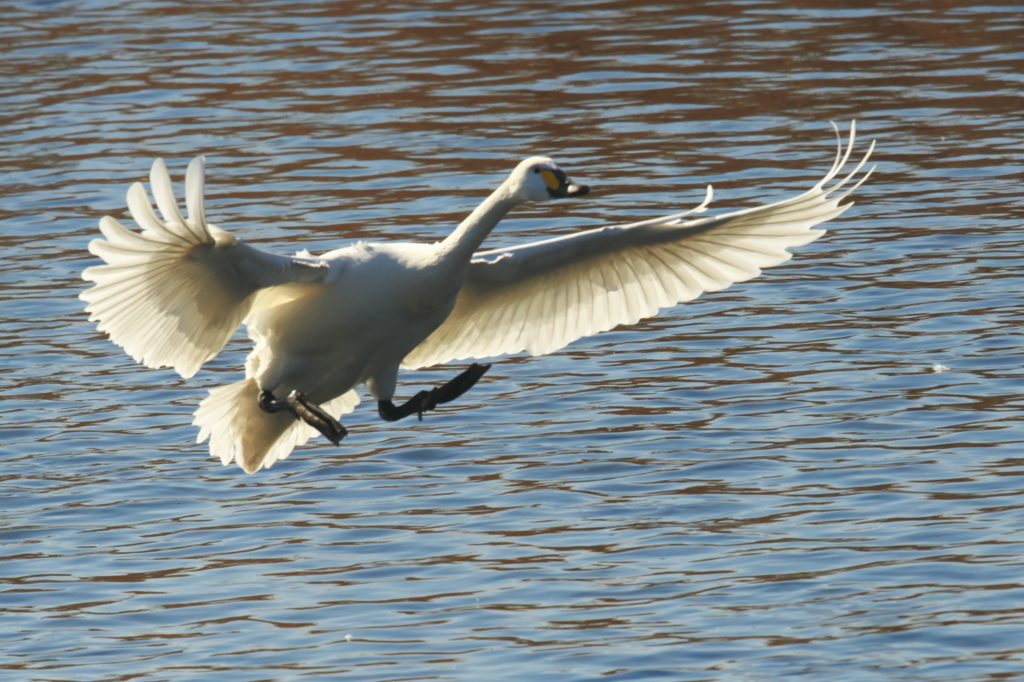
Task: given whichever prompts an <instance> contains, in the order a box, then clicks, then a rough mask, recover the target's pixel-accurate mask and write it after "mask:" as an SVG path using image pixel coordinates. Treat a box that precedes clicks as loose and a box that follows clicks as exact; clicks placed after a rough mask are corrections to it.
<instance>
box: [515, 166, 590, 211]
mask: <svg viewBox="0 0 1024 682" xmlns="http://www.w3.org/2000/svg"><path fill="white" fill-rule="evenodd" d="M509 182H510V183H511V185H512V191H513V192H514V193H515V194H516V195H517V196H518V197H519V198H520V199H522V200H523V201H546V200H547V199H564V198H565V197H581V196H583V195H585V194H586V193H587V192H589V191H590V188H589V187H587V186H586V185H577V184H576V183H574V182H570V181H569V178H568V177H566V175H565V171H563V170H562V169H561V168H559V167H558V164H557V163H555V162H554V161H553V160H552V159H549V158H548V157H546V156H531V157H530V158H528V159H525V160H524V161H522V162H521V163H520V164H519V165H518V166H516V169H515V170H514V171H512V175H511V176H509Z"/></svg>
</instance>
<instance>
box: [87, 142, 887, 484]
mask: <svg viewBox="0 0 1024 682" xmlns="http://www.w3.org/2000/svg"><path fill="white" fill-rule="evenodd" d="M836 132H837V136H838V130H837V131H836ZM854 139H855V127H854V126H853V125H851V127H850V137H849V142H848V144H847V145H846V148H845V150H844V148H843V144H842V140H839V144H838V147H839V148H838V151H837V153H836V159H835V162H834V163H833V165H832V167H831V168H830V169H829V171H828V173H827V174H826V175H825V177H824V178H823V179H822V180H821V181H820V182H819V183H818V184H816V185H815V186H814V187H812V188H811V189H809V190H808V191H806V192H804V193H803V194H800V195H799V196H796V197H793V198H790V199H786V200H783V201H779V202H776V203H773V204H767V205H764V206H758V207H755V208H750V209H746V210H742V211H735V212H732V213H726V214H724V215H720V216H717V217H696V218H695V217H693V214H696V213H702V212H703V211H704V210H705V209H706V206H707V204H708V202H709V201H710V199H711V188H710V187H709V188H708V195H707V199H706V200H705V201H704V203H703V204H701V205H700V206H698V207H697V208H695V209H692V210H690V211H686V212H684V213H676V214H673V215H668V216H664V217H660V218H653V219H648V220H643V221H640V222H636V223H632V224H629V225H618V226H613V227H605V228H599V229H593V230H587V231H583V232H578V233H575V234H571V235H567V236H563V237H556V238H554V239H548V240H544V241H539V242H534V243H532V244H526V245H523V246H518V247H512V248H507V249H497V250H492V251H480V250H479V247H480V245H481V243H482V242H483V240H484V239H485V238H486V237H487V235H488V234H489V233H490V232H491V230H492V229H493V228H494V227H495V226H496V225H497V224H498V222H499V221H500V220H501V219H502V218H503V217H504V216H505V215H506V214H507V213H508V212H509V211H510V210H511V209H512V208H514V207H515V206H517V205H519V204H521V203H524V202H527V201H543V200H547V199H553V198H565V197H579V196H584V195H585V194H587V192H588V188H587V187H586V186H583V185H576V184H574V183H572V182H570V181H569V179H568V178H567V177H566V175H565V173H564V172H563V171H562V169H561V168H559V167H558V165H557V164H556V163H555V162H554V161H553V160H551V159H549V158H546V157H531V158H528V159H526V160H524V161H522V162H521V163H520V164H519V165H518V166H516V168H515V169H514V170H513V171H512V173H511V174H510V175H509V176H508V178H507V179H506V180H505V181H504V182H503V183H502V184H501V186H499V187H498V189H496V190H495V191H494V192H493V193H492V194H491V195H490V196H489V197H487V199H485V200H484V201H483V202H482V203H481V204H480V205H479V206H478V207H477V208H476V209H475V210H474V211H473V212H472V213H471V214H470V215H469V217H467V218H466V219H465V220H464V221H463V222H462V223H460V224H459V226H458V227H457V228H456V229H455V230H454V232H452V234H451V235H450V236H449V237H448V238H447V239H445V240H444V241H441V242H438V243H434V244H413V243H362V242H360V243H357V244H354V245H351V246H347V247H345V248H341V249H337V250H335V251H330V252H328V253H325V254H323V255H321V256H305V257H283V256H276V255H272V254H269V253H266V252H264V251H261V250H259V249H256V248H254V247H252V246H249V245H248V244H246V243H245V242H243V241H240V240H238V239H236V238H235V237H234V236H232V235H231V234H230V233H228V232H226V231H225V230H222V229H220V228H219V227H217V226H215V225H213V224H212V223H209V222H207V220H206V216H205V213H204V209H203V185H204V163H205V162H204V159H203V158H202V157H199V158H196V159H195V160H193V161H192V163H191V164H189V167H188V171H187V173H186V179H185V202H186V206H187V209H188V217H185V216H184V215H183V214H182V213H181V211H180V209H179V208H178V204H177V201H176V199H175V197H174V192H173V188H172V186H171V180H170V176H169V175H168V172H167V168H166V166H165V165H164V162H163V161H162V160H160V159H157V161H156V162H154V164H153V167H152V171H151V172H150V177H149V180H150V187H151V189H152V192H153V196H154V199H155V200H156V205H157V208H158V209H159V212H160V215H159V216H158V215H157V214H156V212H154V210H153V207H152V204H151V202H150V200H149V197H148V196H147V194H146V191H145V188H144V187H143V186H142V184H141V183H135V184H134V185H132V187H131V189H129V191H128V208H129V211H130V212H131V214H132V217H133V218H134V219H135V222H136V223H138V225H139V227H141V228H142V229H141V231H133V230H130V229H128V228H126V227H125V226H124V225H122V224H121V223H119V222H118V221H116V220H114V219H113V218H111V217H109V216H107V217H104V218H103V219H102V220H100V232H101V233H102V234H103V238H102V239H95V240H93V241H92V242H91V243H90V244H89V251H90V252H91V253H92V254H94V255H96V256H99V257H100V258H101V259H103V260H104V261H105V265H97V266H93V267H90V268H88V269H86V271H85V272H84V273H83V275H82V276H83V278H84V279H86V280H88V281H91V282H93V283H94V285H93V286H92V287H91V288H90V289H88V290H87V291H85V292H84V293H82V294H81V298H82V299H83V300H84V301H86V302H87V303H88V306H87V307H86V311H87V312H89V313H90V314H91V316H90V320H94V321H98V322H99V325H98V327H99V329H100V331H102V332H105V333H106V334H108V335H109V336H110V339H111V340H112V341H113V342H114V343H116V344H117V345H119V346H122V347H123V348H124V349H125V351H126V352H127V353H128V354H129V355H131V356H132V357H133V358H134V359H135V360H136V361H138V362H141V363H143V364H144V365H146V366H147V367H172V368H174V370H175V371H177V372H178V373H179V374H180V375H181V376H182V377H186V378H187V377H190V376H192V375H194V374H195V373H196V372H197V371H198V370H199V368H200V367H201V366H202V365H203V363H205V362H206V361H207V360H209V359H211V358H213V357H214V356H216V355H217V353H219V352H220V350H221V349H222V348H223V347H224V344H225V343H227V341H228V339H229V338H230V337H231V335H232V334H233V333H234V331H235V329H237V328H238V326H239V325H240V324H242V323H244V324H245V325H246V327H247V330H248V332H249V336H250V338H251V339H252V340H253V341H254V342H255V343H254V347H253V350H252V352H251V353H250V355H249V357H248V359H247V360H246V363H245V379H243V380H241V381H238V382H235V383H233V384H229V385H227V386H222V387H220V388H216V389H214V390H212V391H210V395H209V396H208V397H207V398H206V399H205V400H203V401H202V402H201V403H200V405H199V409H198V410H196V413H195V420H194V422H193V423H194V424H196V425H197V426H199V427H200V433H199V438H198V441H199V442H202V441H203V440H205V439H206V438H209V439H210V453H211V454H212V455H214V456H216V457H219V458H220V459H221V461H222V462H223V463H225V464H228V463H230V462H232V461H235V462H237V463H238V464H239V465H240V466H241V467H242V468H243V469H245V471H247V472H254V471H256V470H258V469H260V468H261V467H269V466H270V465H271V464H273V463H274V462H275V461H277V460H280V459H284V458H285V457H287V456H288V454H289V453H290V452H291V451H292V450H293V449H294V448H295V447H296V446H298V445H302V444H304V443H305V442H306V441H308V440H309V439H310V438H311V437H312V436H314V435H316V433H317V432H320V433H322V434H323V435H324V436H326V437H327V438H328V439H329V440H331V441H332V442H334V443H338V442H340V440H341V439H342V438H343V437H344V436H345V435H346V433H347V432H346V431H345V428H344V427H343V426H342V425H341V424H340V423H339V422H338V421H337V419H338V417H340V416H341V415H343V414H347V413H349V412H351V411H352V410H353V409H355V407H356V405H358V403H359V398H358V396H357V395H356V393H355V387H356V386H358V385H359V384H365V385H366V386H367V388H369V390H370V392H371V394H372V395H373V396H374V398H375V399H376V400H377V407H378V412H379V413H380V415H381V417H382V418H384V419H387V420H391V421H393V420H396V419H401V418H404V417H406V416H409V415H412V414H418V415H420V417H421V418H422V415H423V413H424V412H425V411H428V410H431V409H434V408H435V407H436V406H437V405H438V404H442V403H446V402H449V401H451V400H454V399H455V398H457V397H458V396H460V395H462V394H463V393H464V392H465V391H467V390H468V389H469V388H470V387H472V386H473V385H474V384H475V383H476V382H477V381H478V380H479V379H480V377H481V376H482V375H483V373H484V372H485V371H486V370H487V368H488V367H489V365H481V364H476V363H474V364H472V365H471V366H470V367H469V368H468V369H466V370H465V371H464V372H462V373H461V374H460V375H458V376H457V377H455V378H454V379H452V380H451V381H449V382H448V383H447V384H445V385H444V386H441V387H438V388H435V389H432V390H430V391H420V392H419V393H417V394H416V395H415V396H414V397H413V398H411V399H410V400H408V401H406V402H405V403H403V404H402V405H395V404H394V403H393V402H392V399H393V397H394V394H395V388H396V384H397V379H398V371H399V369H400V368H406V369H414V368H418V367H428V366H431V365H436V364H440V363H444V362H449V361H451V360H460V359H482V358H488V357H493V356H497V355H503V354H507V353H517V352H522V351H525V352H527V353H529V354H531V355H543V354H546V353H551V352H553V351H556V350H558V349H560V348H563V347H565V346H566V345H567V344H569V343H571V342H572V341H574V340H576V339H579V338H581V337H584V336H589V335H591V334H596V333H598V332H601V331H605V330H608V329H612V328H614V327H616V326H618V325H622V324H633V323H635V322H637V321H638V320H640V319H643V318H645V317H650V316H652V315H655V314H657V312H658V310H659V309H661V308H665V307H668V306H672V305H675V304H677V303H680V302H683V301H689V300H692V299H694V298H696V297H697V296H699V295H700V294H701V293H703V292H705V291H717V290H719V289H724V288H725V287H727V286H729V285H730V284H732V283H734V282H741V281H744V280H747V279H750V278H752V277H756V276H757V275H758V274H760V272H761V269H762V268H766V267H770V266H772V265H778V264H779V263H783V262H785V261H786V260H789V258H790V257H791V254H790V253H789V252H788V251H787V249H789V248H790V247H794V246H800V245H802V244H806V243H808V242H810V241H813V240H814V239H817V238H818V237H819V236H820V235H821V234H823V231H821V230H814V229H812V228H813V227H814V226H815V225H818V224H820V223H822V222H825V221H827V220H831V219H832V218H835V217H836V216H838V215H839V214H841V213H842V212H843V211H845V210H846V209H847V208H849V206H850V205H852V203H851V202H848V203H845V204H843V203H841V202H842V201H843V200H844V199H845V198H846V197H847V196H848V195H849V194H850V193H851V192H853V191H854V190H855V189H856V188H857V187H859V186H860V184H861V183H863V182H864V181H865V180H866V179H867V177H868V176H869V175H870V174H871V170H873V169H869V170H868V171H867V172H866V173H864V174H863V175H862V176H861V177H860V178H859V179H857V176H858V174H859V173H860V171H861V169H862V167H863V166H864V164H865V163H866V161H867V159H868V157H869V156H870V155H871V152H872V150H873V149H874V143H872V144H871V146H870V147H869V149H868V151H867V153H866V154H865V155H864V157H863V158H862V159H861V161H860V162H859V163H858V164H857V165H856V166H855V168H854V169H853V170H852V171H851V172H850V173H849V174H848V175H846V176H845V177H844V178H842V179H840V180H839V181H836V182H833V181H834V180H835V178H836V177H837V176H838V174H839V173H840V171H841V169H842V168H843V167H844V166H845V165H846V163H847V161H848V160H849V157H850V154H851V152H852V149H853V143H854ZM855 179H856V181H855V182H854V180H855ZM829 183H832V184H831V185H830V184H829Z"/></svg>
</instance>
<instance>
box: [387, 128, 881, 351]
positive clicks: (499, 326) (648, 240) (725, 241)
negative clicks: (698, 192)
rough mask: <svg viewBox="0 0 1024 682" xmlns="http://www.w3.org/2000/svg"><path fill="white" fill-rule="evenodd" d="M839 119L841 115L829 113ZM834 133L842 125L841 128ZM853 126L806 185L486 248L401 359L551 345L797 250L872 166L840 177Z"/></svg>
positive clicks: (649, 311)
mask: <svg viewBox="0 0 1024 682" xmlns="http://www.w3.org/2000/svg"><path fill="white" fill-rule="evenodd" d="M833 127H835V126H834V124H833ZM836 136H837V138H838V137H839V131H838V129H836ZM854 139H855V127H854V126H851V128H850V139H849V143H848V145H847V147H846V151H845V153H844V151H843V144H842V139H841V138H840V139H839V143H838V147H839V149H838V152H837V153H836V160H835V163H834V164H833V165H832V168H831V169H830V170H829V172H828V174H826V175H825V177H824V178H823V179H822V180H821V182H819V183H818V184H816V185H815V186H814V187H812V188H811V189H810V190H808V191H807V192H804V193H803V194H801V195H799V196H797V197H793V198H791V199H787V200H784V201H779V202H776V203H774V204H768V205H765V206H759V207H756V208H751V209H746V210H743V211H736V212H733V213H728V214H725V215H722V216H719V217H714V218H698V219H690V220H683V218H684V216H686V215H689V214H692V213H695V212H701V211H703V210H704V208H705V206H706V205H707V203H708V201H709V200H710V196H711V188H710V187H709V188H708V199H707V200H705V202H704V204H702V205H701V206H699V207H698V208H696V209H694V210H693V211H688V212H686V213H681V214H676V215H670V216H665V217H662V218H655V219H652V220H644V221H642V222H638V223H633V224H630V225H620V226H614V227H605V228H599V229H595V230H589V231H586V232H579V233H576V234H572V235H568V236H564V237H557V238H555V239H548V240H545V241H541V242H535V243H533V244H527V245H524V246H520V247H514V248H508V249H497V250H494V251H484V252H480V253H478V254H477V255H476V257H475V258H474V260H473V262H472V264H471V265H470V271H469V274H468V276H467V278H466V282H465V284H464V285H463V287H462V290H461V291H460V292H459V297H458V299H457V301H456V304H455V309H454V310H453V311H452V313H451V315H450V316H449V317H448V319H447V320H446V321H445V322H444V324H442V325H441V327H440V328H438V329H437V330H436V331H435V332H434V333H433V334H432V335H431V336H429V337H428V338H427V339H426V340H425V341H424V342H423V343H422V344H420V345H419V346H418V347H416V348H415V349H414V350H413V351H412V352H411V353H410V354H409V355H408V356H407V357H406V358H405V361H404V362H403V367H405V368H407V369H415V368H417V367H428V366H430V365H435V364H440V363H444V362H448V361H450V360H461V359H465V358H486V357H492V356H497V355H504V354H507V353H518V352H520V351H526V352H527V353H529V354H530V355H544V354H546V353H551V352H553V351H556V350H558V349H560V348H563V347H565V346H566V345H568V344H569V343H571V342H572V341H575V340H576V339H579V338H581V337H584V336H590V335H591V334H596V333H598V332H602V331H606V330H608V329H612V328H614V327H616V326H618V325H621V324H634V323H636V322H637V321H639V320H641V319H643V318H645V317H650V316H652V315H655V314H657V312H658V310H659V309H661V308H665V307H668V306H672V305H675V304H676V303H681V302H683V301H689V300H691V299H694V298H696V297H697V296H699V295H700V294H701V293H703V292H705V291H718V290H720V289H724V288H726V287H727V286H729V285H730V284H732V283H733V282H742V281H745V280H748V279H751V278H753V277H756V276H757V275H759V274H760V273H761V269H762V268H766V267H770V266H773V265H778V264H780V263H783V262H785V261H787V260H789V259H790V257H791V255H792V254H790V253H788V252H787V251H786V249H788V248H790V247H793V246H800V245H803V244H806V243H808V242H811V241H813V240H815V239H817V238H818V237H820V236H821V235H822V234H824V230H812V229H811V228H812V227H814V226H815V225H818V224H819V223H823V222H825V221H826V220H831V219H832V218H835V217H836V216H838V215H839V214H841V213H842V212H843V211H845V210H846V209H847V208H849V207H850V206H852V202H851V203H846V204H840V202H841V201H842V200H843V199H844V198H845V197H846V196H848V195H849V194H850V193H851V192H853V191H854V190H855V189H857V187H859V186H860V184H861V183H863V182H864V181H865V180H867V178H868V176H870V175H871V172H872V171H873V170H874V168H872V169H870V170H869V171H868V172H867V173H866V174H865V175H864V177H862V178H861V179H860V180H859V181H857V182H856V183H855V184H853V185H852V186H850V187H849V188H847V189H846V190H844V191H842V192H840V191H839V190H840V189H842V188H843V187H844V186H846V185H847V183H849V181H850V180H851V179H852V178H854V176H856V174H857V173H858V172H859V171H860V169H861V168H862V167H863V166H864V163H865V162H866V161H867V160H868V157H869V156H871V152H872V151H873V150H874V142H872V143H871V147H870V148H869V149H868V152H867V154H865V155H864V158H863V159H862V160H861V161H860V163H859V164H858V165H857V167H856V168H854V170H853V171H852V172H851V173H850V174H849V175H847V176H846V177H845V178H844V179H842V180H841V181H839V182H837V183H836V184H834V185H832V186H831V187H825V185H826V184H827V183H829V182H830V181H832V179H833V178H835V177H836V175H837V174H838V173H839V171H840V170H841V169H842V168H843V166H845V165H846V162H847V161H848V159H849V157H850V152H851V151H852V149H853V143H854Z"/></svg>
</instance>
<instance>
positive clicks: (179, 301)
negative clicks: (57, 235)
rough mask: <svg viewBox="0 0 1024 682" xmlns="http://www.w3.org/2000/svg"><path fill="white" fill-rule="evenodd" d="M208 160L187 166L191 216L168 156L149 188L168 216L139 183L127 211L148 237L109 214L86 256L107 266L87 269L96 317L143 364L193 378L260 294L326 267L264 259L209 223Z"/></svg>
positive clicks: (317, 275)
mask: <svg viewBox="0 0 1024 682" xmlns="http://www.w3.org/2000/svg"><path fill="white" fill-rule="evenodd" d="M204 163H205V162H204V159H203V157H198V158H196V159H194V160H193V161H192V163H191V164H189V167H188V172H187V174H186V180H185V188H186V189H185V201H186V205H187V207H188V218H186V217H184V216H183V215H182V213H181V210H180V209H179V208H178V203H177V201H176V200H175V198H174V192H173V189H172V188H171V178H170V176H169V175H168V173H167V167H166V166H165V165H164V162H163V160H162V159H157V160H156V161H155V162H154V163H153V168H152V171H151V172H150V176H149V182H150V186H151V187H152V189H153V194H154V196H155V197H156V203H157V207H158V208H159V209H160V213H161V215H162V216H163V219H161V218H160V217H158V216H157V214H156V213H155V212H154V211H153V206H152V205H151V203H150V199H149V196H148V195H147V194H146V190H145V188H144V187H143V186H142V183H138V182H137V183H135V184H134V185H132V187H131V189H129V190H128V209H129V211H131V214H132V217H133V218H134V219H135V222H136V223H138V224H139V226H140V227H141V228H142V231H141V232H136V231H133V230H130V229H128V228H126V227H125V226H124V225H122V224H121V223H119V222H118V221H116V220H114V219H113V218H111V217H109V216H107V217H104V218H103V219H102V220H100V232H102V233H103V237H104V239H94V240H93V241H92V242H91V243H90V244H89V252H90V253H92V254H93V255H96V256H99V257H100V258H102V259H103V260H104V261H105V262H106V264H105V265H97V266H93V267H90V268H88V269H86V270H85V272H83V273H82V278H83V279H85V280H87V281H91V282H94V283H95V284H94V286H93V287H92V288H90V289H88V290H87V291H85V292H83V293H82V294H81V295H80V296H79V298H81V299H82V300H83V301H86V302H87V303H88V304H89V305H88V306H87V307H86V312H88V313H91V315H90V317H89V319H90V321H98V322H99V325H98V327H99V330H100V331H102V332H106V333H107V334H108V335H109V336H110V339H111V341H113V342H114V343H116V344H117V345H119V346H122V347H123V348H124V349H125V351H126V352H127V353H128V354H129V355H131V356H132V357H133V358H134V359H135V360H136V361H137V362H141V363H143V364H144V365H146V366H147V367H173V368H174V369H175V370H176V371H177V372H178V373H179V374H180V375H181V376H183V377H186V378H187V377H190V376H192V375H193V374H195V373H196V372H197V371H198V370H199V367H200V366H201V365H202V364H203V363H204V362H206V361H207V360H209V359H210V358H212V357H214V356H215V355H217V353H219V352H220V350H221V348H223V347H224V344H225V343H227V341H228V339H229V338H230V337H231V335H232V334H233V333H234V331H235V330H236V329H237V328H238V325H239V324H241V322H242V320H243V319H244V318H245V316H246V314H247V313H248V311H249V309H250V307H251V306H252V300H253V294H254V293H256V292H257V291H258V290H259V289H261V288H264V287H271V286H276V285H280V284H293V283H300V284H301V283H309V284H314V283H319V282H323V281H324V280H325V278H326V277H327V275H328V271H329V268H328V265H327V264H326V263H324V262H322V261H318V260H314V259H301V258H283V257H280V256H275V255H272V254H269V253H265V252H263V251H260V250H259V249H255V248H253V247H251V246H249V245H248V244H246V243H244V242H242V241H240V240H238V239H235V238H234V237H233V236H232V235H230V234H229V233H228V232H226V231H225V230H222V229H220V228H219V227H217V226H215V225H212V224H210V223H208V222H206V216H205V213H204V210H203V184H204Z"/></svg>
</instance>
